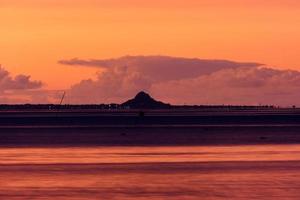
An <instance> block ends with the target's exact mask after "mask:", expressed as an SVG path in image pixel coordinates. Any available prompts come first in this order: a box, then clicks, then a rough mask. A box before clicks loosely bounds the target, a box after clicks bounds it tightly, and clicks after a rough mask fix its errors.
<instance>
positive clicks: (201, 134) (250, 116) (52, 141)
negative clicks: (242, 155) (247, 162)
mask: <svg viewBox="0 0 300 200" xmlns="http://www.w3.org/2000/svg"><path fill="white" fill-rule="evenodd" d="M297 143H300V112H298V111H297V110H293V109H290V110H288V109H287V110H280V111H278V110H277V111H275V110H274V111H272V110H266V111H262V110H258V111H253V110H252V111H236V110H235V111H215V110H206V111H191V110H187V111H184V110H177V111H176V110H175V111H174V110H132V111H123V110H122V111H76V112H75V111H73V112H72V111H68V112H66V111H61V112H50V111H39V112H36V111H30V112H24V111H22V112H17V111H15V112H0V146H15V145H17V146H32V145H34V146H36V145H49V146H56V145H59V146H64V145H66V146H68V145H79V146H91V145H92V146H97V145H99V146H139V145H142V146H143V145H149V146H161V145H218V144H220V145H224V144H225V145H239V144H297Z"/></svg>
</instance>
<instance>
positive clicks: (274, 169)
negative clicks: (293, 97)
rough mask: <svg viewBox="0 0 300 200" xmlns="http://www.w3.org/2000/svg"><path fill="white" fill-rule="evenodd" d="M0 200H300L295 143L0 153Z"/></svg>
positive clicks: (299, 162) (299, 152) (299, 167)
mask: <svg viewBox="0 0 300 200" xmlns="http://www.w3.org/2000/svg"><path fill="white" fill-rule="evenodd" d="M0 199H5V200H6V199H8V200H11V199H12V200H15V199H20V200H21V199H22V200H23V199H56V200H60V199H72V200H75V199H82V200H87V199H89V200H90V199H92V200H93V199H95V200H96V199H97V200H99V199H121V200H122V199H125V200H126V199H155V200H156V199H176V200H177V199H178V200H179V199H180V200H181V199H203V200H206V199H216V200H219V199H280V200H282V199H295V200H298V199H300V145H253V146H249V145H248V146H247V145H245V146H201V147H196V146H195V147H93V148H84V147H72V148H71V147H69V148H1V149H0Z"/></svg>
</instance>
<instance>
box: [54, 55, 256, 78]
mask: <svg viewBox="0 0 300 200" xmlns="http://www.w3.org/2000/svg"><path fill="white" fill-rule="evenodd" d="M59 63H60V64H64V65H72V66H88V67H99V68H105V69H107V70H109V71H110V72H111V73H113V72H114V71H118V72H124V73H127V74H141V75H142V76H143V77H145V78H147V79H150V80H152V81H168V80H179V79H185V78H193V77H197V76H199V75H204V74H210V73H213V72H216V71H218V70H221V69H230V68H238V67H257V66H260V65H261V64H258V63H239V62H233V61H227V60H204V59H197V58H193V59H191V58H178V57H168V56H125V57H121V58H116V59H104V60H100V59H98V60H97V59H92V60H82V59H77V58H75V59H71V60H61V61H59Z"/></svg>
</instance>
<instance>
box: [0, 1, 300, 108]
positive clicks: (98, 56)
mask: <svg viewBox="0 0 300 200" xmlns="http://www.w3.org/2000/svg"><path fill="white" fill-rule="evenodd" d="M0 27H1V29H0V36H1V37H0V63H1V64H2V68H3V69H1V71H0V79H1V80H0V103H26V102H39V101H44V100H45V101H49V102H54V103H55V102H56V101H57V100H56V98H57V97H58V96H59V95H60V94H61V92H60V91H62V90H66V91H69V92H67V96H68V94H70V95H69V96H68V98H67V103H101V102H104V101H122V99H124V100H126V98H127V97H130V96H132V95H133V94H134V93H135V92H137V91H138V90H146V91H149V92H151V93H153V95H154V96H156V97H158V98H160V99H162V100H165V101H170V102H174V103H197V104H203V103H204V104H220V103H230V104H259V103H266V104H268V103H270V104H278V105H290V104H297V102H300V75H299V74H300V73H299V72H298V70H299V71H300V1H299V0H268V1H261V0H214V1H212V0H184V1H183V0H151V1H150V0H149V1H147V0H60V1H53V0H0ZM127 55H131V56H135V57H123V56H127ZM142 55H143V56H146V57H142ZM159 55H161V56H168V57H167V58H168V59H169V60H168V63H174V60H175V61H178V62H181V61H182V60H183V61H188V60H189V58H199V59H205V60H210V62H211V63H210V65H207V66H206V65H204V64H203V63H198V64H199V67H202V68H207V67H210V66H213V64H214V60H228V61H232V62H235V63H261V64H264V66H261V65H259V64H257V65H255V66H254V67H249V66H248V67H247V66H246V68H247V69H244V68H243V69H242V68H235V67H233V68H232V67H229V68H230V69H228V67H227V66H226V69H222V70H219V71H211V73H210V74H207V73H206V72H205V73H206V74H201V73H202V72H201V73H200V72H197V73H198V76H195V77H194V76H186V77H183V78H180V77H176V78H174V79H171V78H170V77H167V75H166V76H165V77H162V78H161V79H159V80H157V79H156V78H155V73H152V74H151V73H148V71H147V73H148V74H147V73H146V72H145V71H141V70H140V69H139V67H144V65H146V64H147V65H148V62H150V61H148V60H147V58H148V56H154V57H150V58H152V59H158V61H155V62H154V63H155V64H158V65H160V64H161V60H160V59H161V57H159ZM122 57H123V59H122ZM74 58H77V59H74ZM112 58H114V59H116V60H118V62H117V63H113V64H111V62H109V63H108V64H107V62H106V61H109V60H108V59H112ZM119 58H121V59H119ZM176 58H181V61H180V60H178V59H176ZM72 59H73V60H72ZM133 59H134V61H132V60H133ZM144 59H146V60H144ZM101 60H102V61H105V62H104V63H105V64H104V65H108V66H101V65H102V63H103V62H102V63H101V64H99V62H95V61H101ZM67 61H75V63H74V62H72V63H70V62H67ZM79 61H85V64H82V63H83V62H80V63H78V62H79ZM169 61H170V62H169ZM198 61H199V62H201V60H198ZM198 61H197V62H198ZM124 62H125V63H124ZM151 62H152V61H151ZM157 62H158V63H157ZM164 62H165V61H164ZM131 63H133V64H132V65H136V66H132V67H136V70H128V71H127V72H126V73H125V74H122V73H123V72H122V73H119V71H118V70H120V67H124V66H123V65H126V66H127V65H130V64H131ZM145 63H146V64H145ZM194 64H195V63H194ZM111 65H112V66H111ZM118 65H119V66H118ZM165 65H168V64H166V63H164V65H161V66H160V69H158V68H156V69H155V70H156V72H157V73H158V74H159V73H160V71H165V70H167V68H168V66H166V67H164V66H165ZM196 65H197V64H195V66H196ZM197 66H198V65H197ZM127 67H129V68H130V67H131V66H127ZM179 67H184V66H179ZM241 67H243V64H241ZM107 68H109V69H107ZM249 68H251V69H249ZM261 68H263V69H261ZM130 69H131V68H130ZM288 69H292V70H295V71H287V70H288ZM121 70H122V69H121ZM168 70H170V69H169V68H168ZM171 70H172V71H173V70H174V71H176V70H178V68H176V67H174V68H173V69H171ZM186 70H191V71H189V73H190V74H195V73H193V70H195V68H187V69H186ZM230 70H231V71H230ZM2 71H3V73H2ZM116 71H117V72H116ZM179 71H180V69H179ZM4 72H6V73H4ZM2 74H5V75H2ZM20 74H21V76H20ZM23 74H24V75H26V76H24V75H23ZM149 74H151V75H149ZM261 74H263V75H261ZM266 74H267V75H266ZM27 76H31V78H30V79H29V77H27ZM120 76H121V77H120ZM243 76H245V77H247V78H249V77H251V78H252V79H251V80H249V82H251V84H248V82H247V84H246V85H247V86H245V84H244V83H240V82H236V80H237V79H243ZM3 77H4V78H3ZM108 77H110V78H108ZM124 77H125V78H124ZM133 77H134V78H133ZM137 77H138V78H137ZM228 77H233V78H232V79H230V80H229V78H228ZM108 79H109V81H108ZM254 79H255V84H252V83H253V82H254V81H253V80H254ZM257 79H259V81H257ZM204 80H205V81H204ZM232 80H235V82H234V84H231V83H232ZM118 81H120V82H121V85H119V86H120V88H121V89H120V91H118V93H111V92H110V93H106V91H105V89H103V88H105V87H106V86H107V85H106V84H109V85H114V84H116V85H118V84H120V82H118ZM210 81H211V83H213V86H211V87H212V88H210V89H214V88H219V89H220V91H223V93H222V92H221V94H207V91H205V90H204V89H203V90H201V91H199V93H198V94H196V95H195V92H192V91H190V90H192V89H193V87H195V89H196V88H199V87H201V84H200V83H210ZM216 81H217V83H219V84H217V83H216ZM1 82H2V83H1ZM145 82H147V84H144V85H143V84H142V83H145ZM24 83H26V84H28V85H25V84H24ZM227 83H230V84H227ZM18 84H19V85H20V86H19V85H18ZM178 85H179V90H176V91H175V89H174V91H173V89H172V88H174V87H175V86H178ZM224 85H225V86H224ZM249 85H251V88H250V86H249ZM21 86H22V87H21ZM98 86H99V88H100V89H99V93H101V94H99V95H95V96H90V99H87V98H78V95H77V93H81V94H84V92H85V91H86V92H87V94H88V93H90V91H89V90H91V91H93V90H94V91H95V92H96V93H97V87H98ZM243 87H244V88H243ZM245 87H246V88H245ZM275 87H276V88H275ZM278 87H282V88H281V89H278ZM78 88H80V89H78ZM101 88H102V89H101ZM122 88H123V89H122ZM110 89H111V90H115V89H114V88H110ZM254 91H255V92H254ZM256 91H258V92H256ZM176 92H178V94H175V93H176ZM298 93H299V94H298ZM41 94H43V95H44V96H43V97H38V95H41ZM182 94H185V95H186V99H180V98H179V97H180V96H182ZM204 94H205V95H206V96H205V95H204ZM36 95H37V96H36ZM72 95H73V97H72ZM76 95H77V96H76ZM203 95H204V96H205V97H203ZM274 95H275V96H274ZM25 96H26V97H25ZM232 96H234V97H232ZM274 98H276V100H274ZM298 104H299V105H300V103H298Z"/></svg>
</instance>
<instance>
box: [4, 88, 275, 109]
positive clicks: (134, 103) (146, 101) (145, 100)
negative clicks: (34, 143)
mask: <svg viewBox="0 0 300 200" xmlns="http://www.w3.org/2000/svg"><path fill="white" fill-rule="evenodd" d="M133 109H151V110H160V109H169V110H174V109H185V110H196V109H201V110H203V109H221V110H228V109H230V110H274V109H278V108H276V107H275V106H272V105H260V106H247V105H171V104H168V103H163V102H161V101H157V100H155V99H153V98H152V97H151V96H150V95H149V94H147V93H145V92H140V93H138V94H137V95H136V96H135V98H133V99H130V100H128V101H126V102H124V103H122V104H116V103H110V104H83V105H70V104H64V105H58V104H17V105H11V104H0V112H1V111H45V110H49V111H61V110H63V111H74V110H76V111H78V110H79V111H84V110H93V111H98V110H102V111H104V110H133Z"/></svg>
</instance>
